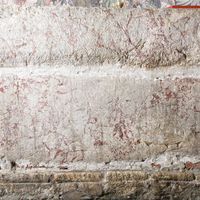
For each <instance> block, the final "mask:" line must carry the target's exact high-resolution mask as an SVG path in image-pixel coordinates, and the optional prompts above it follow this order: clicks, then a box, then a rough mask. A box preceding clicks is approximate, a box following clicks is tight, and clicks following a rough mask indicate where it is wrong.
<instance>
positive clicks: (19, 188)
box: [0, 170, 200, 200]
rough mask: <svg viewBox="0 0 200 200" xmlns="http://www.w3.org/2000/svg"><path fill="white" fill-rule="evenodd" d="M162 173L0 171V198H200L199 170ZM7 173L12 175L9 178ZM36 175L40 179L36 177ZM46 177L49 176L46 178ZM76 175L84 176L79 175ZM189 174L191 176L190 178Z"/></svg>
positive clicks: (104, 199)
mask: <svg viewBox="0 0 200 200" xmlns="http://www.w3.org/2000/svg"><path fill="white" fill-rule="evenodd" d="M97 173H99V174H101V177H100V179H98V180H95V181H94V179H93V178H94V177H96V174H97ZM161 174H162V173H160V172H159V173H158V172H154V171H153V172H141V171H109V172H73V173H71V172H70V173H69V172H57V171H49V172H47V171H46V170H45V171H42V170H40V171H32V170H28V171H24V172H22V171H16V172H15V173H8V172H0V176H1V177H2V178H0V198H1V199H2V200H4V199H5V200H17V199H29V200H30V199H31V200H32V199H55V200H57V199H61V200H86V199H88V200H89V199H93V200H94V199H99V200H111V199H115V200H128V199H132V200H160V199H177V200H179V199H183V200H188V199H192V200H198V198H199V195H200V192H199V189H200V188H199V181H196V180H195V178H196V177H197V176H198V175H199V174H192V173H188V172H184V173H180V172H177V171H174V172H166V173H165V174H164V177H167V179H166V178H164V179H163V174H162V175H161ZM56 176H64V177H71V179H70V181H69V180H68V179H63V181H62V182H56V181H55V180H54V179H53V178H54V177H56ZM6 177H9V181H8V180H7V179H6ZM13 177H14V178H13ZM16 177H17V178H18V179H16ZM34 177H37V179H35V180H33V178H34ZM46 177H48V179H47V180H46ZM77 177H80V178H81V179H77ZM85 177H87V179H85ZM111 177H112V179H111ZM155 177H156V178H155ZM188 177H191V178H189V179H188ZM88 178H89V179H88ZM38 179H40V181H38ZM90 179H91V181H90ZM18 180H19V181H18ZM17 181H18V182H17ZM23 181H24V182H23Z"/></svg>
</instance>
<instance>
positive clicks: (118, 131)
mask: <svg viewBox="0 0 200 200" xmlns="http://www.w3.org/2000/svg"><path fill="white" fill-rule="evenodd" d="M113 135H114V136H116V135H118V136H119V137H120V138H121V139H122V140H123V139H124V137H125V138H127V139H128V135H127V129H126V125H125V122H124V120H123V121H121V122H119V123H117V124H115V128H114V134H113Z"/></svg>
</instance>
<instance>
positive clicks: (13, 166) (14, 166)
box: [10, 161, 17, 169]
mask: <svg viewBox="0 0 200 200" xmlns="http://www.w3.org/2000/svg"><path fill="white" fill-rule="evenodd" d="M10 164H11V169H16V167H17V164H16V162H15V161H11V162H10Z"/></svg>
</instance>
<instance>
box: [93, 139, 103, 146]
mask: <svg viewBox="0 0 200 200" xmlns="http://www.w3.org/2000/svg"><path fill="white" fill-rule="evenodd" d="M103 145H104V142H103V141H101V140H96V141H95V142H94V146H103Z"/></svg>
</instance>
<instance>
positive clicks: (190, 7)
mask: <svg viewBox="0 0 200 200" xmlns="http://www.w3.org/2000/svg"><path fill="white" fill-rule="evenodd" d="M167 8H175V9H199V8H200V6H168V7H167Z"/></svg>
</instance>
